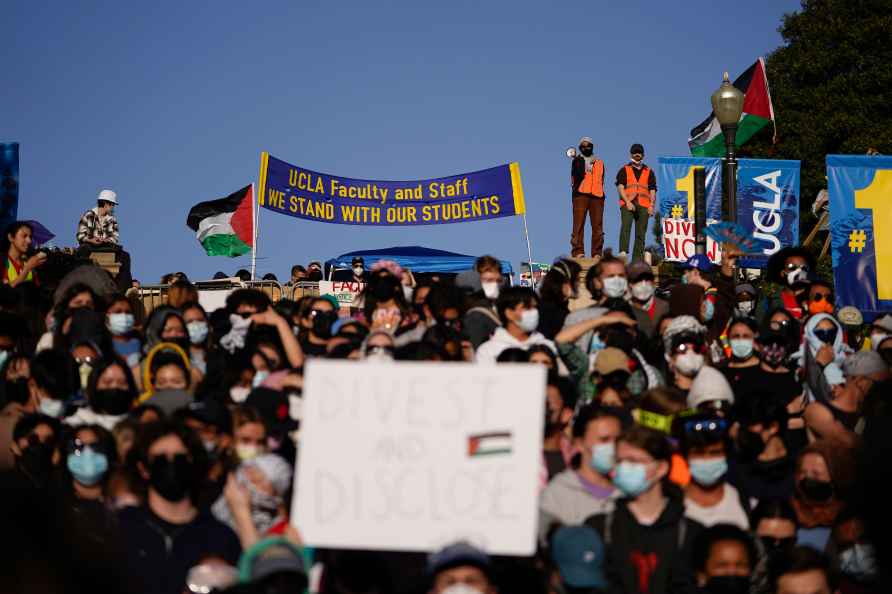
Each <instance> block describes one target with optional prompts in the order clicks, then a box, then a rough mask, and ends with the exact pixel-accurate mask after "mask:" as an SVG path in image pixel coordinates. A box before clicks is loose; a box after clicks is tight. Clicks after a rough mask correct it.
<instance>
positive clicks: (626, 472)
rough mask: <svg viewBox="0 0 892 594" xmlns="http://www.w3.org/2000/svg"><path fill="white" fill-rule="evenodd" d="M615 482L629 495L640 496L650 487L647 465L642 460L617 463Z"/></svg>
mask: <svg viewBox="0 0 892 594" xmlns="http://www.w3.org/2000/svg"><path fill="white" fill-rule="evenodd" d="M613 484H614V485H616V488H617V489H619V490H620V491H622V492H623V494H624V495H626V496H627V497H638V496H639V495H641V494H642V493H644V492H645V491H647V490H648V489H649V488H650V481H649V480H647V465H645V464H641V463H640V462H620V463H619V464H617V465H616V474H615V475H614V477H613Z"/></svg>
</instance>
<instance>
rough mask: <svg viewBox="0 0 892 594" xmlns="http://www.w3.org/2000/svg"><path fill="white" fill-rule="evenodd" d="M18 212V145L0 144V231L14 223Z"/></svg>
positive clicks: (14, 143) (10, 143)
mask: <svg viewBox="0 0 892 594" xmlns="http://www.w3.org/2000/svg"><path fill="white" fill-rule="evenodd" d="M18 212H19V143H17V142H8V143H0V229H6V228H7V227H9V225H11V224H12V223H14V222H15V220H16V217H17V216H18ZM3 232H4V233H6V231H3ZM4 237H5V236H4Z"/></svg>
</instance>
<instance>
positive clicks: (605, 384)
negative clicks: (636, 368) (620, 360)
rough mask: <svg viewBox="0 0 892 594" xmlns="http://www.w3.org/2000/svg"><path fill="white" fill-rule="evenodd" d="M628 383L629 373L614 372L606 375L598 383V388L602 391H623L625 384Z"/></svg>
mask: <svg viewBox="0 0 892 594" xmlns="http://www.w3.org/2000/svg"><path fill="white" fill-rule="evenodd" d="M628 381H629V373H627V372H625V371H614V372H613V373H608V374H607V375H605V376H604V377H602V378H601V381H600V382H598V387H599V388H601V389H602V390H603V389H605V388H613V389H614V390H616V391H617V392H619V391H622V390H625V388H626V383H627V382H628Z"/></svg>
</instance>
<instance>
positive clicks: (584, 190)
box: [576, 159, 604, 196]
mask: <svg viewBox="0 0 892 594" xmlns="http://www.w3.org/2000/svg"><path fill="white" fill-rule="evenodd" d="M576 191H577V192H578V193H580V194H591V195H593V196H603V195H604V161H601V160H600V159H596V160H595V161H594V162H593V163H592V170H591V171H586V172H585V177H584V178H582V183H580V184H579V189H578V190H576Z"/></svg>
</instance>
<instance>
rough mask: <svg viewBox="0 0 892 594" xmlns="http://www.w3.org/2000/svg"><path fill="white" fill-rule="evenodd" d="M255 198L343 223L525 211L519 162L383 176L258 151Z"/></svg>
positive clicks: (438, 220) (424, 221)
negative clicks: (404, 177) (336, 170)
mask: <svg viewBox="0 0 892 594" xmlns="http://www.w3.org/2000/svg"><path fill="white" fill-rule="evenodd" d="M257 199H258V204H259V205H260V206H261V207H263V208H265V209H267V210H271V211H273V212H278V213H281V214H284V215H288V216H291V217H295V218H299V219H306V220H311V221H320V222H324V223H337V224H342V225H368V226H413V225H442V224H446V223H466V222H470V221H482V220H489V219H497V218H502V217H510V216H515V215H522V214H524V213H525V212H526V206H525V204H524V195H523V186H522V184H521V181H520V165H518V164H517V163H511V164H507V165H499V166H498V167H492V168H490V169H484V170H482V171H475V172H472V173H461V174H458V175H452V176H449V177H441V178H435V179H427V180H415V181H381V180H362V179H353V178H348V177H342V176H338V175H330V174H327V173H317V172H315V171H311V170H309V169H305V168H303V167H299V166H297V165H292V164H290V163H286V162H285V161H282V160H281V159H277V158H275V157H273V156H271V155H269V153H262V154H261V158H260V184H259V192H258V197H257Z"/></svg>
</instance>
